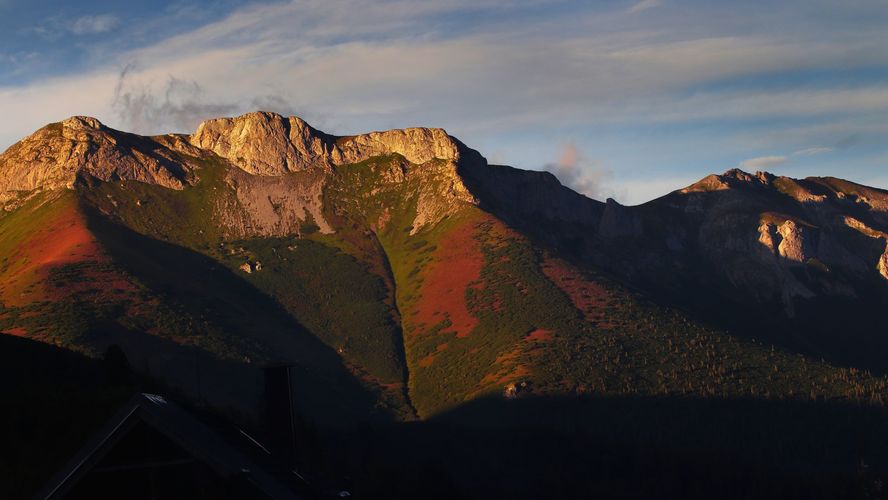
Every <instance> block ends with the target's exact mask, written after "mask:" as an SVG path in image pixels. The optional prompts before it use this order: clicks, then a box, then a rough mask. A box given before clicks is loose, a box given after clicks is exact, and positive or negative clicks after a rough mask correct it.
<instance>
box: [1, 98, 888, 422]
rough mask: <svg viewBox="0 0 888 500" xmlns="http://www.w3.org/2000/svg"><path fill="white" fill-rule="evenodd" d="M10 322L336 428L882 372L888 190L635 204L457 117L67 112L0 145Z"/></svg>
mask: <svg viewBox="0 0 888 500" xmlns="http://www.w3.org/2000/svg"><path fill="white" fill-rule="evenodd" d="M0 204H2V206H3V212H2V215H0V255H2V259H3V260H2V262H0V305H2V307H0V328H2V331H3V332H4V333H6V334H10V335H15V336H19V337H27V338H30V339H34V340H39V341H42V342H45V343H50V344H54V345H56V346H60V347H63V348H65V349H70V350H75V351H79V352H81V353H84V354H86V355H88V356H94V357H98V356H101V355H102V353H103V352H106V351H107V349H109V347H111V346H118V347H119V348H120V349H121V350H122V351H123V352H124V353H125V355H126V358H127V359H128V362H129V363H130V364H131V365H132V366H133V367H134V368H135V369H136V370H137V371H140V372H143V373H145V374H150V375H151V376H153V377H157V378H159V379H162V380H164V381H166V382H167V383H168V384H169V385H170V386H172V387H175V388H176V389H177V390H179V391H182V392H183V393H184V394H187V395H189V396H191V397H194V398H198V399H200V400H203V401H206V402H207V403H208V404H211V405H213V406H216V407H220V408H230V409H234V410H236V411H240V412H244V413H250V412H252V411H254V410H255V408H256V407H258V405H259V399H260V398H261V387H262V376H261V368H262V367H264V366H267V365H269V364H279V363H286V364H291V365H294V366H295V367H296V368H297V372H298V373H299V377H298V383H297V389H295V395H296V396H297V399H298V401H299V405H300V408H301V409H302V410H303V411H304V412H305V414H306V415H308V416H309V417H311V418H312V419H314V420H316V421H319V422H323V423H324V424H325V425H331V426H337V425H349V424H351V423H354V422H356V421H366V420H373V419H389V420H390V419H394V420H398V421H409V420H416V419H428V418H431V417H434V416H435V415H438V414H441V413H442V412H446V411H448V410H452V409H455V408H458V407H460V406H461V405H465V404H467V403H469V402H471V401H474V400H481V399H485V398H489V397H493V398H500V397H504V398H507V399H513V398H514V399H522V398H533V397H542V396H565V395H569V396H571V397H575V396H584V395H610V396H613V395H622V396H627V395H632V396H645V397H647V396H682V397H695V398H704V399H705V398H761V399H776V400H785V399H790V400H801V401H807V400H811V399H814V400H824V399H825V400H843V401H845V400H852V401H858V402H863V403H866V404H878V405H881V404H882V402H883V400H884V398H885V396H886V390H888V379H886V378H885V374H886V370H888V361H886V360H888V358H886V357H885V356H884V355H883V353H884V352H886V348H888V335H886V334H885V333H886V332H885V329H884V312H883V311H884V305H885V304H886V303H888V192H886V191H884V190H881V189H876V188H872V187H866V186H862V185H859V184H855V183H852V182H849V181H844V180H841V179H838V178H832V177H823V178H820V177H818V178H807V179H792V178H789V177H782V176H775V175H772V174H769V173H766V172H757V173H754V174H750V173H747V172H743V171H741V170H736V169H734V170H730V171H728V172H725V173H724V174H721V175H710V176H708V177H706V178H704V179H702V180H700V181H699V182H697V183H694V184H692V185H690V186H688V187H686V188H684V189H681V190H677V191H674V192H672V193H669V194H667V195H665V196H663V197H661V198H658V199H656V200H653V201H650V202H648V203H645V204H642V205H638V206H623V205H621V204H619V203H617V202H616V201H614V200H611V199H608V200H607V201H606V202H600V201H596V200H592V199H590V198H587V197H585V196H583V195H581V194H578V193H576V192H574V191H572V190H570V189H568V188H567V187H565V186H563V185H562V184H561V183H560V182H559V181H558V180H557V179H556V178H555V177H554V176H553V175H552V174H550V173H547V172H535V171H525V170H519V169H515V168H512V167H508V166H500V165H491V164H488V162H487V161H486V159H485V158H484V157H483V156H482V155H481V154H480V153H478V152H477V151H475V150H473V149H470V148H469V147H468V146H466V145H465V144H463V143H462V142H460V141H459V140H457V139H456V138H454V137H452V136H450V135H448V134H447V133H446V132H445V131H444V130H441V129H428V128H409V129H402V130H389V131H384V132H372V133H368V134H362V135H356V136H334V135H330V134H327V133H324V132H321V131H319V130H317V129H315V128H313V127H311V126H310V125H309V124H307V123H306V122H305V121H303V120H301V119H299V118H297V117H289V118H287V117H283V116H280V115H277V114H274V113H266V112H255V113H249V114H246V115H243V116H239V117H236V118H220V119H211V120H208V121H205V122H204V123H202V124H201V125H200V126H199V127H198V129H197V131H196V132H195V133H194V134H191V135H181V134H168V135H161V136H151V137H145V136H139V135H134V134H130V133H126V132H121V131H117V130H113V129H111V128H108V127H106V126H104V125H103V124H101V123H100V122H99V121H98V120H96V119H94V118H88V117H72V118H69V119H67V120H64V121H62V122H59V123H53V124H50V125H47V126H46V127H44V128H42V129H40V130H38V131H36V132H35V133H34V134H32V135H31V136H29V137H27V138H25V139H23V140H21V141H20V142H18V143H16V144H15V145H13V146H12V147H10V148H9V149H8V150H7V151H6V152H5V153H3V154H2V155H0Z"/></svg>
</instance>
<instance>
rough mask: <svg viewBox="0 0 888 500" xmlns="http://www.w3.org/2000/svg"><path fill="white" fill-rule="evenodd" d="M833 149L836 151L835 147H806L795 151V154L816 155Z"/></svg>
mask: <svg viewBox="0 0 888 500" xmlns="http://www.w3.org/2000/svg"><path fill="white" fill-rule="evenodd" d="M831 151H835V148H827V147H813V148H805V149H800V150H798V151H795V152H794V153H793V154H792V155H793V156H815V155H820V154H823V153H829V152H831Z"/></svg>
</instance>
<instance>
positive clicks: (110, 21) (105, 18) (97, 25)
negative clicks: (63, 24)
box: [68, 14, 120, 35]
mask: <svg viewBox="0 0 888 500" xmlns="http://www.w3.org/2000/svg"><path fill="white" fill-rule="evenodd" d="M119 25H120V19H118V18H117V16H112V15H110V14H102V15H96V16H83V17H78V18H77V19H74V20H73V21H72V22H71V24H70V25H69V26H68V29H69V30H70V31H71V33H74V34H75V35H92V34H96V33H105V32H106V31H111V30H113V29H116V28H117V27H118V26H119Z"/></svg>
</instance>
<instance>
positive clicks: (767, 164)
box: [740, 156, 789, 170]
mask: <svg viewBox="0 0 888 500" xmlns="http://www.w3.org/2000/svg"><path fill="white" fill-rule="evenodd" d="M787 162H789V157H788V156H759V157H756V158H749V159H748V160H743V161H741V162H740V168H743V169H750V170H752V169H768V168H774V167H778V166H780V165H783V164H785V163H787Z"/></svg>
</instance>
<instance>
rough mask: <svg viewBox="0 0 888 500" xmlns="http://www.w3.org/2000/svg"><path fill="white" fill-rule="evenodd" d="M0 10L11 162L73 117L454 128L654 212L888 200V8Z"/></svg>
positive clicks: (498, 159) (191, 4) (367, 3)
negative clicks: (667, 198)
mask: <svg viewBox="0 0 888 500" xmlns="http://www.w3.org/2000/svg"><path fill="white" fill-rule="evenodd" d="M135 3H136V2H119V1H111V0H82V1H78V2H70V1H52V0H50V1H39V0H38V1H34V0H31V1H20V0H0V150H3V149H6V148H7V147H8V146H10V145H12V144H14V143H15V142H16V141H18V140H19V139H21V138H23V137H25V136H27V135H28V134H30V133H31V132H33V131H34V130H36V129H38V128H40V127H41V126H43V125H45V124H47V123H51V122H55V121H59V120H62V119H64V118H66V117H68V116H72V115H88V116H94V117H96V118H98V119H99V120H101V121H102V122H103V123H105V124H106V125H108V126H110V127H113V128H117V129H121V130H127V131H131V132H137V133H142V134H158V133H167V132H184V133H188V132H193V130H194V129H195V128H196V127H197V125H198V124H199V123H200V121H202V120H204V119H207V118H211V117H218V116H233V115H238V114H241V113H244V112H247V111H252V110H257V109H261V110H266V111H275V112H278V113H281V114H285V115H298V116H301V117H302V118H304V119H306V120H307V121H308V122H309V123H311V124H312V125H314V126H315V127H317V128H320V129H321V130H324V131H326V132H329V133H333V134H340V135H347V134H355V133H361V132H368V131H371V130H382V129H389V128H402V127H410V126H428V127H443V128H445V129H446V130H447V131H448V132H449V133H450V134H451V135H454V136H456V137H458V138H459V139H460V140H462V141H463V142H464V143H466V144H467V145H468V146H470V147H472V148H474V149H477V150H478V151H480V152H481V153H482V154H483V155H484V156H486V157H487V158H488V160H489V161H490V162H491V163H497V164H506V165H512V166H515V167H519V168H524V169H531V170H549V171H551V172H553V173H554V174H556V175H557V176H558V177H559V179H560V180H561V182H562V183H564V184H565V185H568V186H570V187H572V188H574V189H575V190H577V191H580V192H583V193H584V194H587V195H588V196H591V197H593V198H596V199H600V200H603V199H605V198H607V197H613V198H615V199H616V200H618V201H620V202H621V203H624V204H637V203H642V202H644V201H647V200H650V199H653V198H656V197H659V196H661V195H664V194H666V193H668V192H670V191H672V190H674V189H678V188H681V187H684V186H686V185H688V184H690V183H692V182H694V181H696V180H698V179H700V178H702V177H704V176H706V175H708V174H711V173H721V172H724V171H725V170H728V169H731V168H735V167H739V168H742V169H744V170H747V171H756V170H767V171H770V172H772V173H774V174H777V175H788V176H792V177H806V176H811V175H833V176H837V177H843V178H846V179H850V180H853V181H856V182H861V183H864V184H868V185H872V186H877V187H882V188H888V49H886V47H888V29H886V28H885V27H886V26H888V2H886V1H885V0H843V1H826V0H800V1H776V0H769V1H756V0H747V1H743V2H712V1H696V0H689V1H681V0H607V1H604V0H602V1H596V0H563V1H561V0H545V1H544V0H375V1H371V0H363V1H359V0H297V1H244V0H209V1H207V0H204V1H200V2H197V1H191V0H173V1H170V0H150V1H143V2H138V5H133V4H135Z"/></svg>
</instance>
